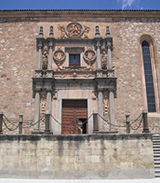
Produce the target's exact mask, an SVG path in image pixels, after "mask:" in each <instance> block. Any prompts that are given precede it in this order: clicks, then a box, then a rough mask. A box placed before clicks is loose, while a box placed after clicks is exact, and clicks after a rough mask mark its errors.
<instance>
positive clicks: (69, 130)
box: [62, 100, 87, 134]
mask: <svg viewBox="0 0 160 183" xmlns="http://www.w3.org/2000/svg"><path fill="white" fill-rule="evenodd" d="M80 119H87V100H62V134H78V121H79V120H80Z"/></svg>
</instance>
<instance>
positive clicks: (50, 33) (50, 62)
mask: <svg viewBox="0 0 160 183" xmlns="http://www.w3.org/2000/svg"><path fill="white" fill-rule="evenodd" d="M53 37H54V33H53V26H50V32H49V62H48V70H51V69H52V52H53V39H54V38H53Z"/></svg>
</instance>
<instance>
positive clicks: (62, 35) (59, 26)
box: [58, 25, 67, 39]
mask: <svg viewBox="0 0 160 183" xmlns="http://www.w3.org/2000/svg"><path fill="white" fill-rule="evenodd" d="M58 29H59V30H60V31H61V36H60V38H61V39H64V38H67V36H66V31H65V27H64V26H63V25H58Z"/></svg>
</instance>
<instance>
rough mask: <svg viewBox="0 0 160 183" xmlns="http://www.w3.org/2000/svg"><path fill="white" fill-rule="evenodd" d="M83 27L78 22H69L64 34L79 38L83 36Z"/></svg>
mask: <svg viewBox="0 0 160 183" xmlns="http://www.w3.org/2000/svg"><path fill="white" fill-rule="evenodd" d="M83 31H84V29H83V26H82V25H81V24H80V23H78V22H71V23H69V24H68V25H67V27H66V34H67V35H68V36H69V37H74V38H76V37H80V36H81V35H82V34H83Z"/></svg>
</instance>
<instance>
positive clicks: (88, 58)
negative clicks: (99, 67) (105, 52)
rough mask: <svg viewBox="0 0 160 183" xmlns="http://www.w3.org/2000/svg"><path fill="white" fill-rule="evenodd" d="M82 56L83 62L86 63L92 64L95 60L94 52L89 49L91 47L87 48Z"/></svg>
mask: <svg viewBox="0 0 160 183" xmlns="http://www.w3.org/2000/svg"><path fill="white" fill-rule="evenodd" d="M83 58H84V60H85V62H86V63H87V64H88V65H90V66H91V65H93V63H94V62H95V60H96V53H95V52H94V51H93V50H91V49H88V50H86V51H85V52H84V55H83Z"/></svg>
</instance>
